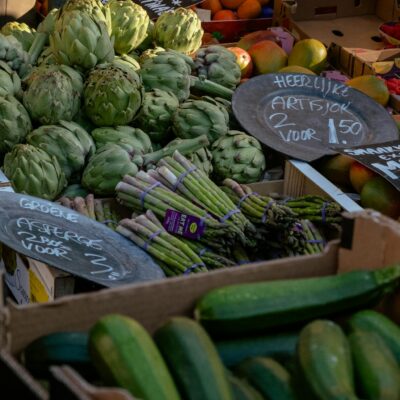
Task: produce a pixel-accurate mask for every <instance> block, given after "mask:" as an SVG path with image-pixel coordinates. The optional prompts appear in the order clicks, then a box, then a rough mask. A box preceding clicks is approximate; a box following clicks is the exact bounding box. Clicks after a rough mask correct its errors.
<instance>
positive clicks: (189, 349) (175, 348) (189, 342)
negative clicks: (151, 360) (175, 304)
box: [154, 317, 234, 400]
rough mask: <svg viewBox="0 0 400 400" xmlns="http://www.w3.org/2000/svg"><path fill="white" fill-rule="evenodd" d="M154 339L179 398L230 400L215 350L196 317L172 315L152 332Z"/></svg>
mask: <svg viewBox="0 0 400 400" xmlns="http://www.w3.org/2000/svg"><path fill="white" fill-rule="evenodd" d="M154 339H155V341H156V343H157V345H158V347H159V349H160V351H161V354H162V355H163V357H164V359H165V361H166V362H167V364H168V366H169V368H170V371H171V373H172V375H173V377H174V379H175V382H176V384H177V386H178V389H179V391H180V392H181V395H182V398H184V399H187V400H233V398H234V397H233V393H232V389H231V386H230V385H229V382H228V380H227V377H226V374H225V369H224V366H223V364H222V361H221V359H220V358H219V355H218V352H217V350H216V349H215V346H214V344H213V342H212V341H211V339H210V338H209V336H208V334H207V332H206V331H205V330H204V329H203V328H202V327H201V325H199V324H198V323H197V322H196V321H194V320H192V319H189V318H185V317H175V318H172V319H171V320H170V321H168V322H167V323H166V324H165V325H163V326H162V327H161V328H160V329H159V330H158V331H157V332H156V333H155V335H154Z"/></svg>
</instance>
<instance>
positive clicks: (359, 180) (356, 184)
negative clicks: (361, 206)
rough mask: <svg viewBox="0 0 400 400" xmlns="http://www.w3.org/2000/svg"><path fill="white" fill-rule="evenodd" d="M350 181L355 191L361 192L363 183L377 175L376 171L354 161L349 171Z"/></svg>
mask: <svg viewBox="0 0 400 400" xmlns="http://www.w3.org/2000/svg"><path fill="white" fill-rule="evenodd" d="M349 176H350V182H351V184H352V186H353V188H354V189H355V190H356V191H357V193H361V191H362V188H363V187H364V185H365V184H366V183H367V182H368V181H370V180H371V179H373V178H375V177H376V176H377V173H375V172H374V171H372V170H371V169H369V168H367V167H366V166H365V165H363V164H361V163H359V162H357V161H355V162H354V163H353V164H351V167H350V171H349Z"/></svg>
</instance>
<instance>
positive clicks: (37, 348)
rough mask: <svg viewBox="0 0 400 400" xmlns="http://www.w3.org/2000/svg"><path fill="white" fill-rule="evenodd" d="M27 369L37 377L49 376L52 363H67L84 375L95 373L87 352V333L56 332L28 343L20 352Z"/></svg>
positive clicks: (91, 375)
mask: <svg viewBox="0 0 400 400" xmlns="http://www.w3.org/2000/svg"><path fill="white" fill-rule="evenodd" d="M22 360H23V363H24V364H25V367H26V368H27V370H28V371H29V372H30V373H31V374H32V375H33V376H35V377H36V378H38V379H45V378H49V377H50V375H51V374H50V370H49V368H50V367H51V366H52V365H63V364H68V365H70V366H71V367H73V368H74V369H76V370H77V371H78V372H80V373H81V374H82V375H84V376H85V377H93V376H95V375H96V373H95V370H94V368H93V365H92V363H91V361H90V357H89V353H88V334H87V333H84V332H58V333H51V334H49V335H46V336H42V337H40V338H39V339H36V340H35V341H33V342H32V343H30V344H29V345H28V346H27V347H26V348H25V350H24V352H23V354H22Z"/></svg>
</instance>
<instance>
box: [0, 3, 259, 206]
mask: <svg viewBox="0 0 400 400" xmlns="http://www.w3.org/2000/svg"><path fill="white" fill-rule="evenodd" d="M202 36H203V30H202V28H201V22H200V19H199V18H198V16H197V14H196V13H195V12H194V11H192V10H191V9H183V8H178V9H176V10H172V11H168V12H165V13H163V14H162V15H161V16H160V17H159V18H158V20H157V21H156V22H155V23H153V22H151V21H150V18H149V15H148V14H147V12H146V10H145V9H144V8H142V7H141V6H140V5H138V4H135V3H134V2H132V1H131V0H110V1H109V2H108V4H106V5H103V4H102V2H101V1H100V0H68V1H67V2H66V3H65V5H64V6H63V7H62V8H61V9H59V10H52V11H51V12H50V13H49V14H48V15H47V17H46V18H45V19H44V20H43V21H42V22H41V23H40V24H39V25H38V27H37V28H36V29H33V28H30V27H28V26H27V25H26V24H23V23H18V22H11V23H7V24H6V25H4V26H3V27H2V29H1V31H0V117H1V118H0V128H1V129H0V139H1V141H0V157H1V159H2V160H3V170H4V172H5V174H6V175H7V176H8V178H9V179H10V180H11V182H12V184H13V187H14V189H15V191H16V192H20V193H25V194H30V195H34V196H37V197H41V198H44V199H49V200H54V199H56V198H57V197H58V196H60V194H61V193H62V192H63V191H64V192H65V193H69V195H70V196H74V194H75V195H81V194H82V193H87V192H89V193H93V194H94V195H97V196H111V197H112V196H115V187H116V185H117V184H118V182H119V181H120V180H121V179H122V178H123V177H124V175H131V176H134V175H136V174H137V173H138V171H140V170H151V169H152V168H155V165H156V163H157V162H158V161H159V160H160V159H161V158H163V157H166V156H171V155H172V154H173V153H174V151H176V150H178V151H179V152H180V153H181V154H184V155H185V156H187V157H188V159H190V160H191V161H192V162H193V163H194V165H195V166H196V167H197V168H199V169H200V170H202V171H203V172H204V173H205V174H206V175H209V176H210V177H213V178H215V180H216V182H217V183H218V182H219V183H220V182H221V181H222V180H224V179H226V178H233V179H235V180H237V181H238V182H241V183H249V182H254V181H257V180H259V179H260V178H261V177H262V174H263V172H264V169H265V158H264V154H263V151H262V148H261V145H260V143H259V142H258V141H257V140H256V139H254V138H253V137H251V136H249V135H247V134H246V133H245V132H238V131H233V130H232V129H237V125H234V121H233V118H232V117H231V107H230V99H231V97H232V94H233V90H235V88H236V86H237V85H238V84H239V80H240V68H239V67H238V65H237V64H236V61H235V56H234V55H233V54H232V53H230V52H229V51H228V50H226V49H225V48H224V47H222V46H211V47H209V48H207V49H200V46H201V40H202ZM221 71H223V73H221ZM68 185H69V186H68ZM67 186H68V187H67Z"/></svg>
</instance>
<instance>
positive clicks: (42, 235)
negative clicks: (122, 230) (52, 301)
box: [0, 192, 165, 287]
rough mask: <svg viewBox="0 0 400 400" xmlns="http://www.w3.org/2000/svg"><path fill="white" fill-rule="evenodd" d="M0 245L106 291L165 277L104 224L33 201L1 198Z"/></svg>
mask: <svg viewBox="0 0 400 400" xmlns="http://www.w3.org/2000/svg"><path fill="white" fill-rule="evenodd" d="M0 221H1V224H0V242H2V243H4V244H6V245H7V246H9V247H11V248H12V249H13V250H15V251H17V252H19V253H21V254H24V255H26V256H28V257H31V258H33V259H36V260H39V261H42V262H44V263H47V264H49V265H51V266H53V267H56V268H59V269H61V270H63V271H66V272H69V273H71V274H72V275H75V276H79V277H81V278H84V279H87V280H90V281H93V282H96V283H98V284H100V285H103V286H105V287H115V286H120V285H123V284H127V283H133V282H139V281H146V280H151V279H160V278H163V277H165V275H164V273H163V271H162V270H161V268H160V267H159V266H158V265H157V264H156V263H155V262H154V261H153V259H152V258H151V257H150V256H149V255H148V254H147V253H145V252H144V251H143V250H142V249H140V248H139V247H137V246H136V245H135V244H133V243H132V242H130V241H129V240H127V239H125V238H124V237H122V236H121V235H119V234H117V233H115V232H113V231H112V230H111V229H109V228H107V227H106V226H104V225H103V224H101V223H99V222H96V221H94V220H92V219H90V218H87V217H85V216H83V215H81V214H78V213H77V212H75V211H72V210H70V209H68V208H65V207H62V206H60V205H58V204H55V203H52V202H49V201H46V200H42V199H38V198H36V197H32V196H27V195H22V194H16V193H6V192H5V193H1V194H0Z"/></svg>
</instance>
